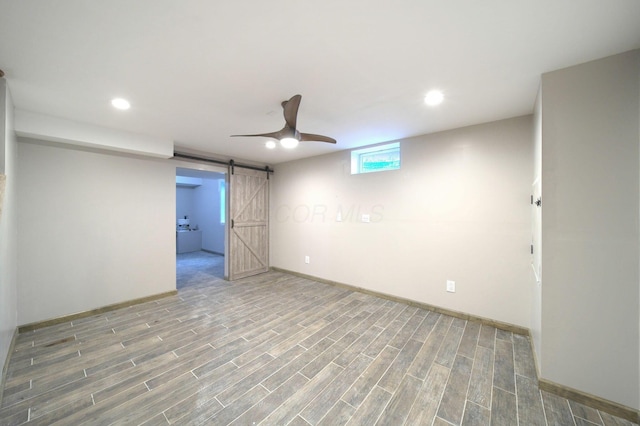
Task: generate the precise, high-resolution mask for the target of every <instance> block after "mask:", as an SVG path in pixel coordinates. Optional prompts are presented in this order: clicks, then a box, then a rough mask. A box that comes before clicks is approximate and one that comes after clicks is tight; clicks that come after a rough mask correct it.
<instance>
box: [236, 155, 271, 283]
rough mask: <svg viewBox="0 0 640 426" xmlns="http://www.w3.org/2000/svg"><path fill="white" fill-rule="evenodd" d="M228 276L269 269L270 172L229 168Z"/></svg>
mask: <svg viewBox="0 0 640 426" xmlns="http://www.w3.org/2000/svg"><path fill="white" fill-rule="evenodd" d="M229 219H230V220H229V221H228V226H229V240H228V241H229V250H228V255H229V259H228V279H229V280H236V279H239V278H243V277H248V276H251V275H256V274H260V273H262V272H267V271H268V270H269V180H268V175H267V173H266V172H262V171H256V170H250V169H243V168H240V167H231V168H230V170H229Z"/></svg>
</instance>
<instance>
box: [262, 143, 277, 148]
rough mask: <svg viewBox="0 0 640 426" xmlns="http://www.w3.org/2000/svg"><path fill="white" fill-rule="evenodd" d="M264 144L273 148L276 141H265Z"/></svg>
mask: <svg viewBox="0 0 640 426" xmlns="http://www.w3.org/2000/svg"><path fill="white" fill-rule="evenodd" d="M264 146H265V147H266V148H267V149H274V148H275V147H276V141H266V142H265V144H264Z"/></svg>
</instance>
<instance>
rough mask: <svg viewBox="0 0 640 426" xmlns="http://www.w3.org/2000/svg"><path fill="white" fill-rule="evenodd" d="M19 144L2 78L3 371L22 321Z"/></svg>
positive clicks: (0, 331)
mask: <svg viewBox="0 0 640 426" xmlns="http://www.w3.org/2000/svg"><path fill="white" fill-rule="evenodd" d="M16 145H17V142H16V136H15V134H14V132H13V104H12V102H11V95H10V93H9V90H8V87H7V84H6V80H4V79H3V78H0V173H2V174H6V175H7V178H6V188H5V192H4V200H3V203H2V212H1V213H0V368H3V366H4V363H5V360H6V357H7V354H8V351H9V346H10V345H11V339H12V337H13V333H14V331H15V328H16V325H17V321H18V313H17V312H18V311H17V309H18V308H17V291H18V290H17V288H18V266H17V263H18V261H17V260H18V255H17V251H18V250H17V246H18V235H17V228H18V215H17V192H16V188H17V185H16V181H17V168H16V167H17V164H16V163H17V147H16Z"/></svg>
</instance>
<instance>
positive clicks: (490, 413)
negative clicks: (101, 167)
mask: <svg viewBox="0 0 640 426" xmlns="http://www.w3.org/2000/svg"><path fill="white" fill-rule="evenodd" d="M23 423H28V424H30V425H31V424H34V425H50V424H64V425H79V424H88V425H108V424H122V425H137V424H145V425H160V424H162V425H165V424H179V425H192V424H193V425H198V424H211V425H226V424H234V425H254V424H261V425H343V424H348V425H374V424H379V425H394V426H395V425H402V424H406V425H489V424H493V425H510V426H511V425H549V426H550V425H575V426H580V425H594V424H595V425H602V426H611V425H631V424H632V423H630V422H627V421H625V420H622V419H618V418H614V417H612V416H609V415H607V414H605V413H601V412H599V411H597V410H594V409H591V408H588V407H585V406H583V405H580V404H577V403H575V402H572V401H568V400H566V399H563V398H560V397H557V396H554V395H551V394H547V393H544V392H542V393H541V392H540V391H539V390H538V387H537V380H536V373H535V368H534V364H533V358H532V353H531V347H530V345H529V341H528V339H527V338H526V337H523V336H519V335H514V334H512V333H510V332H505V331H502V330H497V329H495V328H493V327H488V326H485V325H481V324H479V323H476V322H471V321H464V320H460V319H457V318H453V317H450V316H446V315H441V314H438V313H434V312H430V311H427V310H423V309H419V308H416V307H411V306H407V305H404V304H401V303H396V302H392V301H388V300H384V299H379V298H376V297H373V296H369V295H365V294H361V293H357V292H352V291H348V290H345V289H341V288H337V287H332V286H329V285H325V284H321V283H318V282H314V281H311V280H307V279H302V278H299V277H295V276H292V275H288V274H283V273H279V272H269V273H266V274H262V275H259V276H255V277H251V278H247V279H243V280H239V281H236V282H226V281H223V280H221V279H215V278H214V279H209V280H201V281H200V282H198V283H196V284H195V285H189V286H185V287H184V288H182V289H180V291H179V293H178V295H177V296H172V297H168V298H164V299H161V300H158V301H154V302H148V303H145V304H141V305H136V306H132V307H129V308H125V309H120V310H117V311H113V312H109V313H105V314H101V315H96V316H92V317H88V318H84V319H81V320H78V321H73V323H64V324H59V325H55V326H51V327H48V328H43V329H39V330H36V331H33V332H28V333H24V334H21V335H20V336H19V337H18V339H17V342H16V345H15V351H14V352H13V354H12V356H11V361H10V364H9V369H8V373H7V380H6V384H5V389H4V397H3V400H2V407H1V408H0V424H2V425H18V424H23Z"/></svg>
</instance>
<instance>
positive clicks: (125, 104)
mask: <svg viewBox="0 0 640 426" xmlns="http://www.w3.org/2000/svg"><path fill="white" fill-rule="evenodd" d="M111 105H113V107H114V108H118V109H129V108H131V104H130V103H129V101H128V100H126V99H122V98H115V99H113V100H112V101H111Z"/></svg>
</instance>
